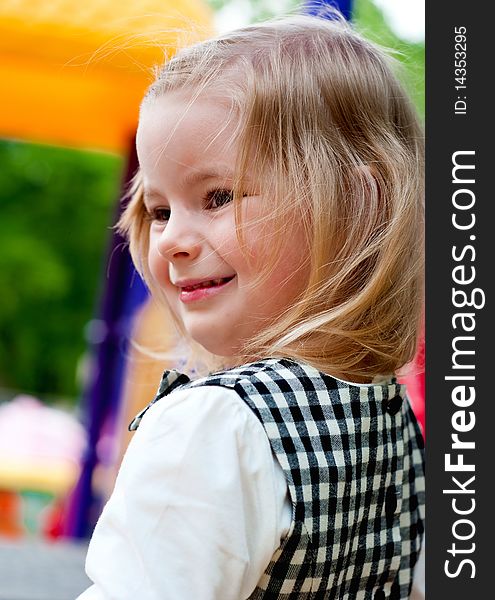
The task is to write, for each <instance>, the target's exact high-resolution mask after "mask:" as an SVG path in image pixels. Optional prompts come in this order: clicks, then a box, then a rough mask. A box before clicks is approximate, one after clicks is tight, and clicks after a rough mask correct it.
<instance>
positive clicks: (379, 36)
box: [353, 0, 425, 119]
mask: <svg viewBox="0 0 495 600" xmlns="http://www.w3.org/2000/svg"><path fill="white" fill-rule="evenodd" d="M353 22H354V24H355V26H356V28H357V30H358V31H360V32H361V33H362V34H363V35H364V36H365V37H367V38H368V39H369V40H372V41H374V42H376V43H377V44H380V45H381V46H384V47H385V48H389V49H390V50H392V54H393V55H394V56H395V57H396V58H397V59H399V61H400V62H401V63H402V65H403V73H402V80H403V82H404V85H405V86H406V88H407V90H408V92H409V94H410V95H411V98H412V100H413V102H414V104H415V105H416V109H417V110H418V113H419V114H420V116H421V117H422V118H423V119H424V114H425V108H424V97H425V76H424V73H425V45H424V43H420V44H413V43H410V42H405V41H403V40H401V39H399V38H398V37H397V36H396V35H395V34H394V33H393V32H392V30H391V29H390V27H389V26H388V25H387V22H386V21H385V18H384V16H383V14H382V12H381V11H380V9H378V8H377V7H376V5H375V4H374V3H373V2H372V1H371V0H356V1H355V3H354V12H353Z"/></svg>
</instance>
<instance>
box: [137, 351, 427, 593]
mask: <svg viewBox="0 0 495 600" xmlns="http://www.w3.org/2000/svg"><path fill="white" fill-rule="evenodd" d="M205 385H208V386H211V385H219V386H223V387H227V388H230V389H233V390H235V391H236V392H237V393H238V394H239V396H240V397H241V398H242V399H243V400H244V402H245V403H246V404H247V405H248V406H249V408H250V409H251V410H252V411H253V412H254V414H255V415H256V417H257V418H258V419H259V420H260V422H261V424H262V425H263V427H264V429H265V431H266V434H267V436H268V439H269V440H270V444H271V448H272V451H273V453H274V455H275V456H276V457H277V459H278V461H279V463H280V465H281V466H282V469H283V470H284V473H285V476H286V478H287V483H288V488H289V493H290V496H291V500H292V504H293V513H292V523H291V527H290V530H289V533H288V535H287V537H286V538H285V540H284V541H283V543H282V544H281V546H280V547H279V548H278V549H277V551H276V552H275V554H274V555H273V557H272V560H271V562H270V564H269V565H268V567H267V569H266V571H265V573H264V574H263V576H262V577H261V579H260V581H259V582H258V585H257V587H256V589H255V590H254V592H253V594H252V595H251V596H250V599H252V600H255V599H256V600H258V599H261V598H262V599H264V600H268V599H269V600H296V599H297V600H309V599H312V600H327V599H328V600H330V599H339V600H340V599H342V600H354V599H355V600H368V599H369V600H382V599H384V598H390V599H393V600H395V599H400V598H408V596H409V592H410V589H411V584H412V575H413V567H414V565H415V563H416V560H417V558H418V554H419V551H420V547H421V541H422V537H423V532H424V512H425V509H424V462H423V440H422V436H421V433H420V430H419V427H418V424H417V422H416V419H415V417H414V414H413V412H412V410H411V407H410V405H409V402H408V400H407V398H406V396H405V387H404V386H403V385H400V384H398V383H397V382H396V381H395V380H392V381H391V382H389V383H387V384H384V385H359V384H349V383H345V382H343V381H340V380H337V379H335V378H333V377H331V376H329V375H326V374H324V373H320V372H319V371H317V370H316V369H314V368H313V367H310V366H308V365H305V364H301V363H297V362H294V361H292V360H289V359H269V360H264V361H261V362H257V363H251V364H248V365H244V366H242V367H239V368H236V369H231V370H228V371H224V372H220V373H215V374H213V375H210V376H208V377H205V378H203V379H199V380H196V381H190V380H189V378H188V377H187V376H185V375H183V374H180V373H178V372H177V371H166V372H165V374H164V376H163V378H162V382H161V384H160V388H159V390H158V394H157V396H156V397H155V399H154V400H153V401H152V403H151V404H153V403H154V402H156V401H157V400H159V399H160V398H162V397H163V396H165V395H167V394H168V393H170V392H171V391H172V390H173V389H176V388H178V387H181V389H183V388H188V387H198V386H205ZM151 404H150V405H151ZM147 408H148V407H147ZM147 408H146V409H144V410H143V411H142V412H141V413H140V414H139V415H138V416H137V417H136V419H134V421H133V423H131V425H130V429H131V430H132V429H136V428H137V427H138V425H139V422H140V420H141V417H142V416H143V414H144V413H145V412H146V410H147ZM218 600H221V599H220V598H219V599H218Z"/></svg>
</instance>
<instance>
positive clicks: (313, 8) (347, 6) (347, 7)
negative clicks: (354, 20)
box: [304, 0, 352, 21]
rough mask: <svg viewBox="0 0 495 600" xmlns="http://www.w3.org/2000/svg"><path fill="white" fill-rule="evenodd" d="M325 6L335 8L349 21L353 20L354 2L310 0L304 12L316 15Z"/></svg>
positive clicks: (344, 0)
mask: <svg viewBox="0 0 495 600" xmlns="http://www.w3.org/2000/svg"><path fill="white" fill-rule="evenodd" d="M324 6H333V7H334V8H336V9H337V10H339V11H340V12H341V13H342V14H343V15H344V17H345V18H346V19H347V20H348V21H350V20H351V16H352V0H310V1H309V2H307V3H306V6H305V9H304V12H305V13H308V14H310V15H315V14H318V10H319V9H321V8H322V7H324Z"/></svg>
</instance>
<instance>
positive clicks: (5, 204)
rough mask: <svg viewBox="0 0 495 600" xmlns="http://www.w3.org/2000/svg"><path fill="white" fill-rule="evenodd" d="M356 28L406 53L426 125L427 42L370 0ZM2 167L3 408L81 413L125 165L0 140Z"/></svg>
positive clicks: (359, 4) (357, 15)
mask: <svg viewBox="0 0 495 600" xmlns="http://www.w3.org/2000/svg"><path fill="white" fill-rule="evenodd" d="M210 4H211V5H212V6H213V7H214V8H215V9H222V8H223V7H225V5H226V4H227V2H226V0H211V1H210ZM295 4H296V3H292V4H291V2H290V0H288V2H287V3H286V5H285V8H287V7H290V6H291V5H292V6H294V5H295ZM251 5H252V10H251V20H259V19H260V18H266V17H268V16H271V15H272V14H275V11H273V10H270V8H269V7H270V6H272V3H270V2H268V0H251ZM354 22H355V23H356V26H357V28H358V29H359V30H360V31H362V32H363V33H364V34H365V35H366V36H367V37H369V38H371V39H373V40H375V41H377V42H379V43H380V44H382V45H384V46H386V47H388V48H392V49H394V50H397V51H398V58H399V59H400V60H402V61H403V63H404V67H405V69H404V75H405V77H404V78H405V82H406V85H407V87H408V88H409V90H410V92H411V95H412V97H413V99H414V101H415V103H416V106H417V108H418V111H419V113H420V114H421V116H423V114H424V43H408V42H405V41H402V40H400V39H399V38H398V37H396V36H395V35H394V34H393V33H392V31H391V29H390V27H389V26H388V25H387V22H386V20H385V18H384V16H383V14H382V13H381V11H380V10H379V9H378V8H377V7H376V5H375V4H374V3H373V2H372V1H371V0H356V2H355V5H354ZM0 164H1V165H2V168H1V170H0V290H1V300H0V332H1V335H0V400H2V399H8V398H10V397H12V396H13V395H15V394H16V393H19V392H25V393H31V394H34V395H36V396H38V397H40V398H42V399H44V400H46V401H47V402H49V403H52V402H57V403H59V402H63V403H65V404H69V405H71V404H72V405H74V404H75V403H76V402H77V399H78V394H79V393H80V391H81V390H80V386H81V377H80V373H81V372H82V371H83V364H84V362H83V359H84V355H85V351H86V346H87V344H86V339H85V328H86V327H87V323H88V322H89V320H90V319H92V318H93V317H94V316H95V313H96V311H97V309H98V304H99V296H100V291H101V288H102V286H103V282H104V277H105V273H106V251H107V245H108V240H109V236H110V228H111V226H112V225H113V222H114V218H115V211H116V203H117V201H118V195H119V189H120V183H121V178H122V176H123V169H124V167H125V158H124V157H122V156H117V155H111V154H104V153H97V152H83V151H79V150H72V149H66V148H54V147H50V146H42V145H34V144H28V143H20V142H17V141H13V140H0ZM78 374H79V375H78Z"/></svg>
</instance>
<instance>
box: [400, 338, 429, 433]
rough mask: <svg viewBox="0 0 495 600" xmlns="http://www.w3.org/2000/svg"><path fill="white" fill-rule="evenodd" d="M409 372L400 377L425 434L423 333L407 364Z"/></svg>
mask: <svg viewBox="0 0 495 600" xmlns="http://www.w3.org/2000/svg"><path fill="white" fill-rule="evenodd" d="M409 367H410V373H408V374H407V375H406V376H405V377H402V378H401V379H400V381H401V383H405V384H406V386H407V395H408V397H409V400H410V402H411V406H412V409H413V411H414V414H415V415H416V418H417V419H418V421H419V424H420V425H421V430H422V432H423V437H426V435H425V338H424V334H423V335H422V336H421V340H420V343H419V347H418V352H417V354H416V356H415V357H414V361H413V362H412V363H411V364H410V365H409Z"/></svg>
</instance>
